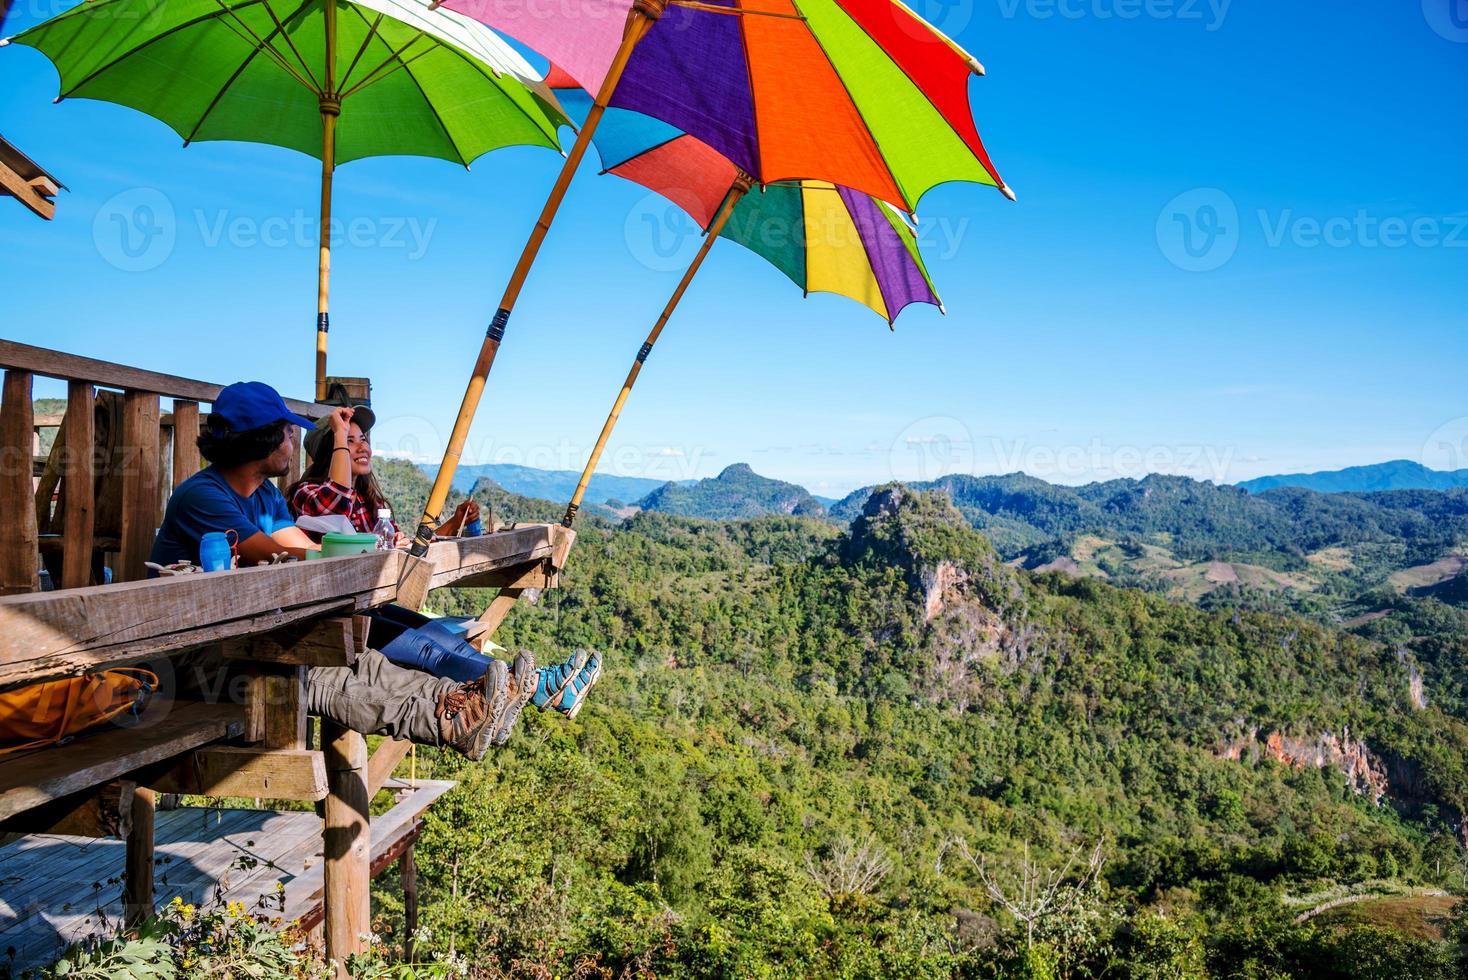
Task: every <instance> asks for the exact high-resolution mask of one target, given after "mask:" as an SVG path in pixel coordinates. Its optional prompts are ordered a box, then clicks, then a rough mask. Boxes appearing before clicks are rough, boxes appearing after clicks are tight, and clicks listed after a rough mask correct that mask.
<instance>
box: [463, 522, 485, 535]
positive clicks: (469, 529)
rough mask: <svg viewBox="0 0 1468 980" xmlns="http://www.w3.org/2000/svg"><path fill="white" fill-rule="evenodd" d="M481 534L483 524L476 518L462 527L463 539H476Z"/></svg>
mask: <svg viewBox="0 0 1468 980" xmlns="http://www.w3.org/2000/svg"><path fill="white" fill-rule="evenodd" d="M483 533H484V522H483V521H481V520H480V519H479V518H477V517H476V518H474V520H472V521H470V522H469V523H468V524H465V525H464V537H466V538H477V537H479V536H480V535H481V534H483Z"/></svg>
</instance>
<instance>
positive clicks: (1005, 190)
mask: <svg viewBox="0 0 1468 980" xmlns="http://www.w3.org/2000/svg"><path fill="white" fill-rule="evenodd" d="M999 193H1001V194H1003V195H1004V196H1005V197H1007V198H1009V199H1010V200H1011V201H1018V200H1019V198H1017V197H1015V196H1014V191H1012V190H1010V188H1009V185H1008V184H1000V185H999Z"/></svg>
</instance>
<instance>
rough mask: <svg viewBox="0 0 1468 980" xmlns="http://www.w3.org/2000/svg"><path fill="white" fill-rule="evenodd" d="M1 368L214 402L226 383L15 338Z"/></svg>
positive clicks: (2, 354) (314, 415)
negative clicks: (90, 355)
mask: <svg viewBox="0 0 1468 980" xmlns="http://www.w3.org/2000/svg"><path fill="white" fill-rule="evenodd" d="M0 367H6V368H19V369H21V370H25V371H30V372H32V373H34V374H40V375H44V376H45V377H48V378H65V379H67V380H69V381H90V382H91V383H92V384H95V385H99V386H101V387H104V388H120V389H122V390H124V391H147V392H153V393H155V394H159V395H162V396H164V397H165V398H184V399H188V400H190V401H196V402H213V401H214V399H215V398H217V397H219V392H220V391H221V390H222V389H223V387H224V386H223V385H217V384H211V383H210V382H208V381H194V380H192V379H190V378H179V377H175V376H174V375H171V374H159V373H158V372H156V371H144V370H142V369H140V368H134V367H128V366H126V365H123V364H114V363H112V362H111V361H99V360H97V359H96V358H92V357H79V356H78V355H76V354H63V353H62V352H61V351H54V350H48V349H47V348H45V347H32V346H31V345H29V344H18V343H16V342H15V341H13V340H0ZM285 404H286V407H287V408H289V409H290V410H291V411H292V412H295V413H296V414H298V415H304V416H306V418H308V419H319V418H321V417H323V416H325V415H330V414H331V409H332V406H330V405H318V404H316V403H315V402H311V401H299V400H297V399H294V398H287V399H286V400H285Z"/></svg>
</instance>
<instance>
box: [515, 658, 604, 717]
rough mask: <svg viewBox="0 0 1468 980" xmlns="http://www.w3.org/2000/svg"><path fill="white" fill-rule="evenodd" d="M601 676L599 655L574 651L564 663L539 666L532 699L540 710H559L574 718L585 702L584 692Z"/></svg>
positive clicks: (585, 693)
mask: <svg viewBox="0 0 1468 980" xmlns="http://www.w3.org/2000/svg"><path fill="white" fill-rule="evenodd" d="M600 679H601V654H597V653H588V652H587V651H585V650H577V651H576V653H575V654H574V655H573V656H572V657H571V659H570V660H567V661H566V662H565V663H563V664H557V665H556V666H554V667H543V668H541V670H540V677H539V679H538V683H537V684H536V687H535V695H534V696H533V697H532V698H531V701H533V702H534V704H535V706H536V707H537V708H540V709H541V710H542V711H558V712H560V713H561V714H563V715H565V716H566V717H567V718H575V717H576V715H577V714H579V713H580V711H581V707H582V705H584V704H586V695H587V693H588V692H589V691H590V690H591V689H592V687H594V686H595V685H596V682H597V681H598V680H600Z"/></svg>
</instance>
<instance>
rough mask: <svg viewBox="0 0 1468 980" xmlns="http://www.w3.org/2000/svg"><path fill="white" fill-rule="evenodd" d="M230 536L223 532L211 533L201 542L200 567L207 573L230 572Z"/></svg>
mask: <svg viewBox="0 0 1468 980" xmlns="http://www.w3.org/2000/svg"><path fill="white" fill-rule="evenodd" d="M231 557H232V555H231V553H230V550H229V536H228V535H227V534H225V532H223V531H210V532H209V533H208V534H206V535H204V537H203V538H201V539H200V540H199V566H200V567H201V568H203V569H204V571H206V572H227V571H229V570H230V568H229V566H230V558H231Z"/></svg>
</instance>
